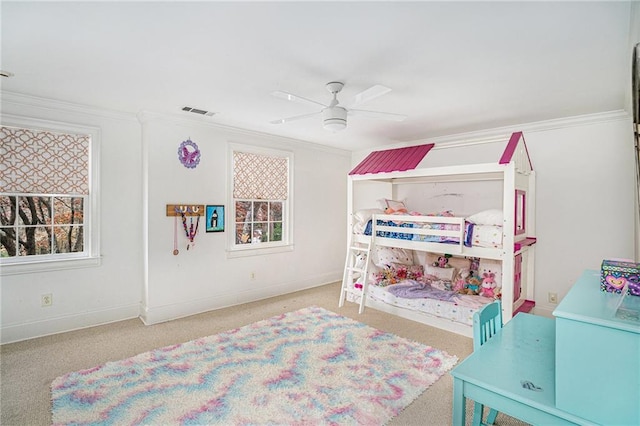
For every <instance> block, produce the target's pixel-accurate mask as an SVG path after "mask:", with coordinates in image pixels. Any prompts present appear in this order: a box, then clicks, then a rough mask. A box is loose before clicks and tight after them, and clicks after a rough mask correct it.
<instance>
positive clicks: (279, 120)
mask: <svg viewBox="0 0 640 426" xmlns="http://www.w3.org/2000/svg"><path fill="white" fill-rule="evenodd" d="M321 112H322V111H318V112H312V113H311V114H303V115H295V116H293V117H287V118H280V119H278V120H273V121H270V122H269V123H271V124H284V123H289V122H290V121H296V120H302V119H303V118H308V117H313V116H314V115H319V114H320V113H321Z"/></svg>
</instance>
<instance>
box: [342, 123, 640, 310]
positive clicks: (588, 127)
mask: <svg viewBox="0 0 640 426" xmlns="http://www.w3.org/2000/svg"><path fill="white" fill-rule="evenodd" d="M517 130H523V131H524V137H525V140H526V144H527V147H528V150H529V153H530V156H531V161H532V163H533V167H534V170H535V171H536V190H537V197H536V230H537V232H536V235H535V236H536V237H537V238H538V243H537V244H536V267H535V277H536V278H535V300H536V312H539V313H541V314H543V315H551V312H552V311H553V309H555V305H553V304H550V303H548V301H547V294H548V293H549V292H554V293H557V294H558V298H559V299H562V297H564V295H565V294H566V293H567V292H568V291H569V289H570V288H571V286H572V284H573V283H574V282H575V280H576V279H577V278H578V277H579V276H580V274H581V272H582V271H583V270H584V269H600V263H601V262H602V260H603V259H606V258H629V259H632V258H633V257H634V211H635V202H634V190H635V172H634V170H635V165H634V160H633V138H632V133H631V131H632V127H631V120H630V117H629V116H628V115H626V114H624V113H622V112H619V113H608V114H598V115H593V116H585V117H576V118H572V119H566V120H554V121H550V122H546V123H535V124H525V125H522V126H520V127H517V126H516V127H514V128H512V129H504V128H503V129H493V130H488V131H484V132H477V133H470V134H464V135H458V136H449V137H446V138H439V139H434V140H428V141H426V142H435V143H436V146H437V144H438V143H439V142H443V143H444V142H451V141H455V140H456V139H457V140H460V141H470V140H473V139H474V138H477V139H479V140H482V139H486V138H489V137H490V136H491V135H504V134H508V133H509V132H511V131H517ZM507 140H508V139H505V145H506V141H507ZM419 143H425V141H420V142H416V143H415V144H419ZM404 145H408V144H406V143H405V144H403V146H404ZM395 147H398V145H391V146H389V148H395ZM379 149H384V148H380V147H379V148H376V150H379ZM475 149H477V146H476V147H475ZM443 152H444V150H442V151H439V152H438V153H439V154H442V153H443ZM368 154H369V151H361V152H355V153H354V154H353V159H352V167H354V166H355V165H357V164H358V162H359V161H360V160H361V159H362V158H364V157H365V156H366V155H368ZM428 156H429V154H427V157H428ZM498 159H499V157H497V158H496V159H495V161H498ZM425 162H426V161H425ZM483 162H485V160H483ZM452 192H462V191H459V190H454V191H452ZM403 196H405V194H403ZM406 197H407V206H408V207H409V208H413V207H412V204H411V195H410V194H406ZM467 201H468V200H467ZM457 202H458V203H459V200H457ZM469 204H470V203H463V204H462V205H463V206H464V207H463V208H464V209H468V207H469ZM455 207H456V206H453V208H454V209H455ZM482 208H484V206H480V207H479V209H482Z"/></svg>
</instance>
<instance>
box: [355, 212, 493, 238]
mask: <svg viewBox="0 0 640 426" xmlns="http://www.w3.org/2000/svg"><path fill="white" fill-rule="evenodd" d="M374 214H375V215H380V214H390V215H403V220H397V221H395V220H380V219H377V221H376V226H391V227H397V228H398V230H397V231H395V229H394V230H393V231H389V230H385V231H377V233H376V236H378V237H384V238H395V239H402V240H410V241H418V242H434V243H444V244H460V238H459V237H456V236H452V235H446V236H445V235H438V232H437V231H452V232H448V233H454V234H455V233H457V232H459V231H460V226H461V225H459V224H456V223H447V222H445V221H444V220H443V221H442V222H438V218H455V217H456V216H455V215H454V214H453V213H452V212H451V211H443V212H438V213H429V214H421V213H417V212H407V211H391V212H389V209H387V212H386V213H385V212H383V210H380V209H367V210H360V211H358V212H356V213H355V214H354V219H355V220H354V223H353V232H354V233H356V234H364V235H371V233H372V232H373V231H372V229H373V222H372V217H373V215H374ZM407 216H413V217H420V216H422V217H424V216H427V217H429V218H433V219H434V221H433V222H429V223H425V222H423V221H420V220H416V221H413V222H412V221H410V220H408V219H407V218H406V217H407ZM464 219H465V220H464V222H463V223H464V227H465V229H464V233H463V244H464V245H465V246H467V247H485V248H502V226H501V224H502V211H500V210H485V211H482V212H479V213H476V214H474V215H471V216H468V217H465V218H464ZM461 222H462V220H461ZM414 229H420V230H434V231H436V232H434V234H433V235H432V234H429V233H427V234H426V235H425V234H424V233H422V234H416V233H415V232H413V230H414Z"/></svg>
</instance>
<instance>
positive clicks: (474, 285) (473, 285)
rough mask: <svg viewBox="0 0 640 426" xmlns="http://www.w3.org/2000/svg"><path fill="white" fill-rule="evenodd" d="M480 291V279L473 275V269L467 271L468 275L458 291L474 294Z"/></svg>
mask: <svg viewBox="0 0 640 426" xmlns="http://www.w3.org/2000/svg"><path fill="white" fill-rule="evenodd" d="M479 292H480V280H479V279H478V278H476V277H475V276H474V275H473V271H469V276H468V277H467V278H466V282H465V284H464V288H463V289H462V290H460V291H459V292H458V293H460V294H470V295H472V296H476V295H477V294H478V293H479Z"/></svg>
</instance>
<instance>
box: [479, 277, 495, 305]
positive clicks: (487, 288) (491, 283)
mask: <svg viewBox="0 0 640 426" xmlns="http://www.w3.org/2000/svg"><path fill="white" fill-rule="evenodd" d="M495 276H496V274H494V273H493V272H491V271H489V272H485V273H483V274H482V288H481V289H480V295H481V296H484V297H490V298H492V299H493V298H494V297H495V288H496V280H495Z"/></svg>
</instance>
